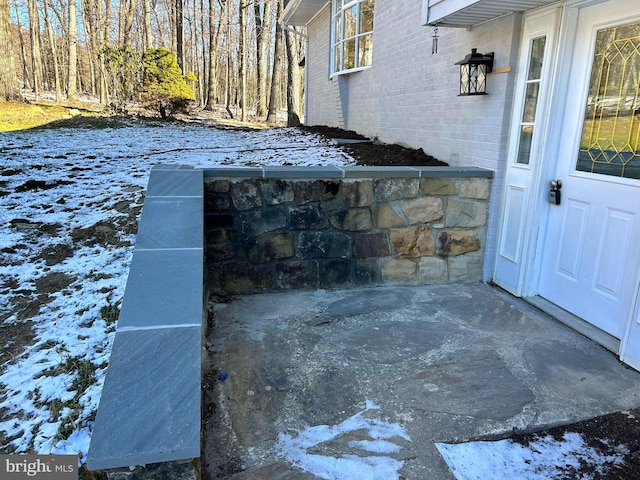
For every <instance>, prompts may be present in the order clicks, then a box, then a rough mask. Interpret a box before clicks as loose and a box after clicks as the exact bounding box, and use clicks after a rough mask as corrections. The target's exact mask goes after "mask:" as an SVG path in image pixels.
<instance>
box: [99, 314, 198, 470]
mask: <svg viewBox="0 0 640 480" xmlns="http://www.w3.org/2000/svg"><path fill="white" fill-rule="evenodd" d="M201 341H202V329H201V328H199V327H188V328H170V329H154V330H144V331H131V332H119V333H117V334H116V338H115V341H114V345H113V350H112V352H111V359H110V361H109V369H108V371H107V376H106V379H105V385H104V388H103V392H102V398H101V400H100V406H99V408H98V413H97V416H96V422H95V425H94V428H93V434H92V438H91V444H90V446H89V452H88V459H87V465H88V467H89V468H90V469H91V470H104V469H112V468H121V467H128V466H136V465H146V464H150V463H159V462H169V461H177V460H186V459H192V458H198V457H199V456H200V378H201V349H200V345H201Z"/></svg>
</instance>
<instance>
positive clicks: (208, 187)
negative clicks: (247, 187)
mask: <svg viewBox="0 0 640 480" xmlns="http://www.w3.org/2000/svg"><path fill="white" fill-rule="evenodd" d="M204 186H205V191H206V192H211V193H227V192H229V190H230V188H231V183H230V182H229V180H206V181H205V184H204Z"/></svg>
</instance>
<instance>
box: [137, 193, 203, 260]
mask: <svg viewBox="0 0 640 480" xmlns="http://www.w3.org/2000/svg"><path fill="white" fill-rule="evenodd" d="M203 223H204V213H203V203H202V198H175V197H174V198H161V197H151V198H147V199H145V202H144V206H143V208H142V214H141V216H140V223H139V226H138V235H137V239H136V249H140V248H142V249H153V248H202V243H203Z"/></svg>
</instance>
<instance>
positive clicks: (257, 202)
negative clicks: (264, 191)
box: [231, 179, 262, 211]
mask: <svg viewBox="0 0 640 480" xmlns="http://www.w3.org/2000/svg"><path fill="white" fill-rule="evenodd" d="M231 200H232V201H233V205H234V206H235V207H236V208H237V209H238V210H241V211H242V210H251V209H252V208H258V207H261V206H262V199H261V198H260V192H259V190H258V185H257V183H256V180H253V179H252V180H242V181H240V182H234V183H233V184H232V188H231Z"/></svg>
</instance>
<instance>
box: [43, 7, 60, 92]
mask: <svg viewBox="0 0 640 480" xmlns="http://www.w3.org/2000/svg"><path fill="white" fill-rule="evenodd" d="M44 22H45V25H46V27H47V35H48V37H49V44H50V45H51V56H52V57H53V75H54V79H55V86H56V102H57V103H60V102H61V101H62V88H61V86H60V67H59V65H58V49H57V48H56V39H55V38H54V36H53V27H51V18H50V17H49V0H44Z"/></svg>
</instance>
